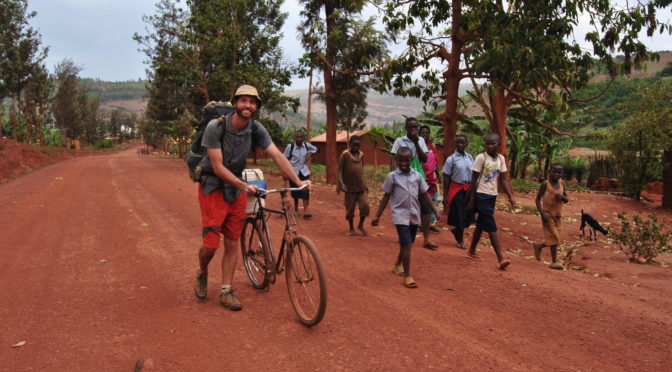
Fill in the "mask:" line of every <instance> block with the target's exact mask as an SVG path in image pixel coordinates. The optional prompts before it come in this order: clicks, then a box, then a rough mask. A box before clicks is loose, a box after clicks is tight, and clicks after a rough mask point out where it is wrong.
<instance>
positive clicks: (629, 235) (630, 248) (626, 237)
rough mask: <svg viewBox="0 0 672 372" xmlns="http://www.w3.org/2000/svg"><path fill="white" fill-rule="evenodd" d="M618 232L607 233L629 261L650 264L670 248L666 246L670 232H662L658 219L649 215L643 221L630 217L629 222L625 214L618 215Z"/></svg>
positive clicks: (615, 230)
mask: <svg viewBox="0 0 672 372" xmlns="http://www.w3.org/2000/svg"><path fill="white" fill-rule="evenodd" d="M618 220H619V222H620V230H617V229H616V228H614V229H610V230H609V233H610V234H612V235H613V239H614V241H615V242H616V243H618V244H619V245H620V246H621V250H622V251H623V252H625V254H627V255H628V259H629V260H630V261H634V262H639V263H647V262H651V260H653V259H654V258H656V256H657V255H658V254H659V253H662V252H670V251H672V247H670V246H668V245H667V242H668V240H669V239H670V237H672V231H663V224H664V222H665V221H664V220H663V221H662V222H663V223H661V224H658V217H657V216H656V215H655V214H650V215H649V218H647V219H643V218H641V217H640V216H639V214H633V215H632V221H630V220H629V219H628V217H627V215H626V213H619V214H618Z"/></svg>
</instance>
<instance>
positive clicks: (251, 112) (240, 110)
mask: <svg viewBox="0 0 672 372" xmlns="http://www.w3.org/2000/svg"><path fill="white" fill-rule="evenodd" d="M243 111H249V112H250V116H245V115H244V114H243ZM236 114H237V115H238V116H240V117H241V118H245V119H250V118H252V116H254V111H252V110H250V109H239V108H237V107H236Z"/></svg>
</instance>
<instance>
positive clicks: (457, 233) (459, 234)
mask: <svg viewBox="0 0 672 372" xmlns="http://www.w3.org/2000/svg"><path fill="white" fill-rule="evenodd" d="M452 233H453V236H454V237H455V241H456V242H457V246H458V248H462V249H464V229H460V228H457V227H456V228H454V229H453V231H452Z"/></svg>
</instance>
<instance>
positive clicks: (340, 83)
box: [302, 15, 388, 166]
mask: <svg viewBox="0 0 672 372" xmlns="http://www.w3.org/2000/svg"><path fill="white" fill-rule="evenodd" d="M337 23H338V24H339V26H340V31H339V32H338V33H336V34H335V35H334V37H333V42H334V45H335V48H336V49H337V50H338V51H339V52H338V53H337V55H336V56H335V57H334V62H333V65H331V66H325V64H324V62H323V61H322V60H320V58H319V57H318V56H317V55H316V53H315V52H312V53H308V54H307V56H308V57H311V56H312V57H313V58H307V59H303V60H302V62H303V63H304V64H310V66H307V67H308V68H311V67H312V66H320V67H321V68H320V69H324V68H331V69H332V70H333V71H334V72H335V73H334V74H333V85H334V90H335V94H336V102H337V103H336V111H337V115H336V117H337V124H338V126H339V127H340V128H341V129H347V130H351V129H358V128H361V127H362V126H363V125H364V120H365V119H366V117H367V115H368V112H367V111H366V107H367V103H366V97H367V95H368V91H369V88H371V87H373V86H375V85H377V84H378V83H379V82H378V79H377V78H376V77H375V76H373V75H364V74H361V73H359V72H360V70H361V69H362V68H365V67H367V66H371V65H372V64H373V61H382V60H384V59H386V58H388V50H387V47H386V38H385V36H384V35H383V34H382V33H381V32H380V31H379V30H377V29H376V28H375V18H369V19H366V20H359V19H358V18H356V17H354V16H349V17H344V16H342V15H341V16H339V17H338V22H337ZM303 40H304V45H305V46H306V47H307V48H309V49H310V48H315V46H316V45H319V38H318V37H317V36H315V35H310V34H308V35H304V36H303ZM318 53H319V52H318ZM315 94H316V95H317V98H318V99H319V100H321V101H322V102H326V92H325V89H324V87H323V86H322V87H318V89H316V91H315ZM333 166H335V165H333Z"/></svg>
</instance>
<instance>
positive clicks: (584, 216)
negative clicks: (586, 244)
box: [580, 209, 609, 241]
mask: <svg viewBox="0 0 672 372" xmlns="http://www.w3.org/2000/svg"><path fill="white" fill-rule="evenodd" d="M586 224H588V227H589V229H588V240H593V239H592V238H593V237H595V241H597V233H596V232H595V230H597V231H599V232H601V233H602V234H604V235H605V236H606V235H607V234H609V232H608V231H607V230H606V229H605V228H604V227H602V226H600V223H599V222H597V220H596V219H595V218H594V217H593V216H591V215H589V214H588V213H584V212H583V209H582V210H581V227H580V229H581V237H584V236H585V235H586V234H585V232H584V229H585V228H586Z"/></svg>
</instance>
